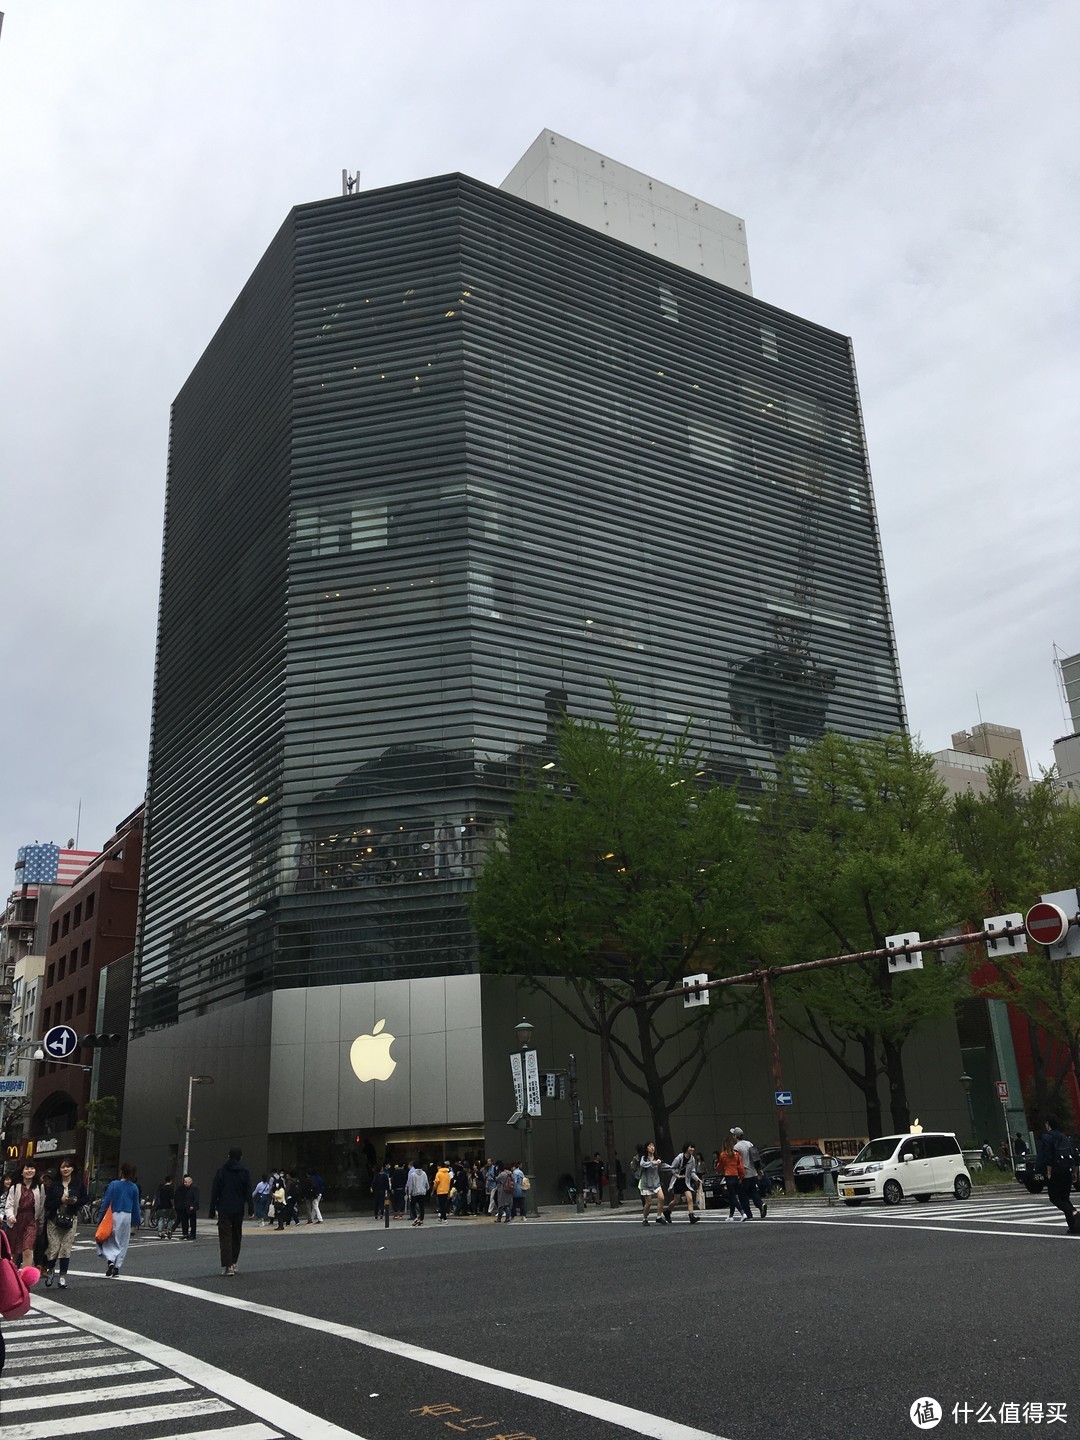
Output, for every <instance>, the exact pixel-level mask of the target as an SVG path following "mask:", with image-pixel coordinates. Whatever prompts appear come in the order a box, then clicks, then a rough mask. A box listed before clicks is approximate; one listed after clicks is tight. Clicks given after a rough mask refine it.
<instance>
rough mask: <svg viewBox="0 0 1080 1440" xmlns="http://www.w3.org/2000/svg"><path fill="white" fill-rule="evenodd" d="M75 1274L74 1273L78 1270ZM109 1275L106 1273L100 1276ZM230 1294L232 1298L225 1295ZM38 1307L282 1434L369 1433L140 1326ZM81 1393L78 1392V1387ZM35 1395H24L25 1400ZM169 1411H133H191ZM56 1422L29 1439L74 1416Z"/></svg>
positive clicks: (12, 1439)
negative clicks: (139, 1331) (181, 1378)
mask: <svg viewBox="0 0 1080 1440" xmlns="http://www.w3.org/2000/svg"><path fill="white" fill-rule="evenodd" d="M72 1273H74V1272H72ZM97 1278H98V1279H104V1276H103V1275H101V1276H98V1277H97ZM120 1283H121V1284H131V1283H134V1282H132V1281H129V1280H128V1279H127V1277H123V1278H122V1279H121V1281H120ZM176 1288H177V1289H178V1290H179V1291H180V1292H182V1293H183V1292H187V1293H190V1294H193V1295H200V1294H201V1293H202V1292H201V1291H198V1290H195V1289H194V1288H192V1287H188V1286H177V1287H176ZM222 1298H226V1297H222ZM33 1303H34V1305H35V1307H40V1308H41V1309H42V1310H43V1311H44V1313H45V1314H46V1315H53V1316H57V1315H62V1316H63V1318H64V1319H65V1320H66V1321H67V1323H68V1324H69V1325H73V1326H74V1327H75V1328H76V1329H78V1330H82V1331H86V1332H87V1333H88V1334H90V1335H96V1336H98V1337H100V1338H101V1339H102V1340H107V1341H110V1342H112V1343H113V1344H115V1345H122V1346H123V1347H124V1348H125V1349H126V1350H129V1351H132V1352H134V1354H136V1355H140V1356H142V1358H143V1359H144V1360H152V1361H154V1362H155V1363H156V1364H158V1365H162V1366H164V1367H165V1368H166V1369H167V1370H172V1371H173V1372H174V1373H175V1374H177V1375H182V1376H184V1378H185V1379H186V1380H190V1381H192V1382H193V1383H194V1384H196V1385H199V1386H201V1387H202V1389H204V1390H210V1391H212V1392H213V1393H214V1394H215V1395H220V1396H221V1397H222V1400H228V1401H231V1403H232V1405H235V1406H238V1407H239V1408H240V1409H241V1410H247V1411H248V1412H249V1413H250V1414H252V1415H255V1416H257V1417H258V1418H259V1419H260V1420H264V1421H266V1422H267V1424H269V1425H272V1426H275V1427H276V1430H277V1432H278V1433H283V1434H285V1435H290V1436H293V1437H294V1440H363V1436H361V1435H357V1434H356V1433H355V1431H352V1430H343V1429H342V1428H341V1427H340V1426H339V1425H332V1424H331V1423H330V1421H329V1420H323V1419H322V1418H321V1417H320V1416H318V1415H313V1414H311V1412H310V1411H308V1410H301V1409H300V1407H299V1406H298V1405H292V1404H290V1403H289V1401H288V1400H283V1399H281V1397H280V1396H278V1395H273V1394H271V1393H270V1391H269V1390H262V1389H260V1387H259V1386H258V1385H252V1384H251V1383H250V1382H249V1381H247V1380H241V1379H240V1378H239V1377H238V1376H236V1375H229V1374H228V1373H227V1372H226V1371H224V1370H220V1369H219V1368H218V1367H217V1366H216V1365H210V1364H208V1363H207V1362H206V1361H205V1360H199V1359H198V1358H197V1357H196V1356H194V1355H187V1354H185V1353H184V1352H183V1351H182V1350H174V1349H173V1347H172V1346H171V1345H162V1344H161V1343H160V1342H159V1341H157V1340H150V1339H148V1338H147V1337H146V1336H145V1335H139V1334H137V1333H136V1332H135V1331H134V1330H125V1329H123V1328H122V1327H121V1326H119V1325H113V1324H112V1323H111V1322H110V1321H108V1320H99V1319H97V1318H96V1316H93V1315H87V1314H85V1313H84V1312H83V1311H81V1310H69V1309H68V1308H67V1307H66V1306H63V1305H58V1304H57V1303H56V1301H54V1300H46V1299H45V1298H44V1296H40V1297H39V1296H36V1295H35V1297H34V1302H33ZM238 1308H239V1309H245V1308H247V1307H246V1306H244V1304H243V1303H242V1302H238ZM76 1393H77V1392H76ZM28 1398H29V1397H26V1396H20V1399H21V1400H24V1401H25V1400H27V1399H28ZM191 1403H192V1404H193V1405H204V1406H205V1405H210V1406H211V1409H210V1410H201V1411H194V1412H192V1413H197V1414H212V1413H215V1412H220V1411H223V1410H228V1409H229V1408H230V1406H229V1405H223V1404H222V1403H221V1402H220V1401H192V1402H191ZM155 1408H156V1409H158V1410H168V1409H170V1407H169V1406H158V1407H153V1406H148V1407H146V1409H145V1410H135V1411H132V1412H130V1413H131V1414H133V1415H145V1423H147V1424H149V1423H150V1422H151V1421H155V1420H158V1419H161V1420H169V1419H177V1420H179V1419H183V1418H185V1416H186V1414H187V1413H188V1412H187V1411H186V1410H184V1407H182V1406H179V1407H172V1408H173V1409H174V1410H175V1414H174V1415H166V1414H161V1415H160V1416H159V1415H156V1414H152V1413H150V1412H151V1411H152V1410H154V1409H155ZM106 1422H107V1423H108V1424H112V1425H116V1424H117V1423H118V1422H117V1421H116V1420H115V1419H112V1418H110V1416H105V1417H101V1418H99V1419H98V1420H97V1422H96V1425H97V1427H98V1428H101V1429H106V1428H107V1423H106ZM42 1423H44V1424H46V1425H48V1424H52V1423H53V1422H51V1421H44V1422H38V1421H36V1420H35V1421H33V1422H32V1423H31V1424H30V1425H28V1426H27V1427H25V1436H24V1440H47V1435H48V1434H53V1435H60V1434H63V1433H66V1430H67V1429H69V1428H70V1426H71V1423H72V1422H71V1421H68V1420H65V1421H64V1422H63V1425H64V1427H65V1430H63V1431H61V1430H55V1431H51V1432H44V1431H42V1429H41V1424H42ZM123 1423H124V1424H127V1425H140V1424H143V1423H144V1421H142V1420H137V1419H131V1420H126V1421H124V1422H123ZM76 1428H78V1429H79V1430H93V1429H94V1428H95V1417H94V1416H90V1415H80V1416H79V1418H78V1421H77V1422H76ZM4 1440H20V1435H19V1434H18V1433H15V1432H13V1431H12V1428H11V1427H10V1426H9V1427H7V1428H5V1430H4Z"/></svg>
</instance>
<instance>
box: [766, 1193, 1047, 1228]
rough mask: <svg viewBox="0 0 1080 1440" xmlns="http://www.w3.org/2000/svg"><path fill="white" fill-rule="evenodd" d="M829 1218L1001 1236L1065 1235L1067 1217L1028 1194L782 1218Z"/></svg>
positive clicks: (815, 1210) (869, 1205)
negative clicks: (991, 1232)
mask: <svg viewBox="0 0 1080 1440" xmlns="http://www.w3.org/2000/svg"><path fill="white" fill-rule="evenodd" d="M826 1217H827V1218H828V1219H829V1220H830V1221H845V1220H846V1221H850V1223H851V1224H853V1225H854V1224H857V1225H867V1224H869V1225H874V1224H879V1225H888V1226H890V1227H891V1228H895V1227H896V1226H897V1225H899V1226H900V1227H902V1228H905V1227H906V1228H910V1229H919V1228H920V1227H923V1226H927V1227H933V1228H940V1227H942V1226H956V1227H958V1228H967V1227H971V1228H981V1227H983V1226H988V1227H991V1229H993V1228H996V1227H998V1226H1000V1227H1002V1230H1001V1233H1002V1234H1008V1233H1010V1231H1011V1232H1014V1233H1015V1232H1027V1233H1029V1234H1031V1233H1037V1234H1042V1233H1044V1232H1046V1231H1054V1230H1060V1231H1061V1232H1062V1233H1063V1234H1064V1233H1065V1217H1064V1216H1063V1215H1062V1213H1061V1211H1060V1210H1058V1209H1056V1208H1055V1207H1054V1206H1053V1205H1051V1204H1050V1202H1049V1200H1048V1199H1046V1198H1037V1197H1034V1196H1029V1195H1027V1194H1022V1195H1016V1196H1013V1195H1011V1194H1005V1195H998V1196H994V1197H986V1198H981V1197H980V1198H978V1199H976V1198H974V1197H973V1198H972V1199H971V1200H967V1201H965V1200H954V1199H953V1198H952V1197H951V1196H948V1195H943V1196H941V1197H940V1198H939V1197H935V1198H934V1199H933V1200H931V1201H930V1202H929V1204H926V1205H919V1204H917V1203H914V1202H909V1201H907V1200H905V1201H904V1202H902V1203H901V1204H900V1205H883V1204H882V1203H881V1202H880V1200H879V1201H876V1202H875V1201H873V1200H868V1201H867V1202H866V1204H864V1205H858V1206H847V1205H832V1206H828V1207H822V1206H818V1205H815V1206H813V1207H812V1208H807V1209H806V1210H805V1211H802V1212H801V1213H798V1214H794V1213H789V1214H785V1215H784V1217H783V1218H784V1219H785V1220H789V1221H790V1220H796V1221H804V1222H811V1223H813V1222H817V1223H820V1222H821V1221H822V1220H823V1219H825V1218H826ZM988 1233H989V1232H988Z"/></svg>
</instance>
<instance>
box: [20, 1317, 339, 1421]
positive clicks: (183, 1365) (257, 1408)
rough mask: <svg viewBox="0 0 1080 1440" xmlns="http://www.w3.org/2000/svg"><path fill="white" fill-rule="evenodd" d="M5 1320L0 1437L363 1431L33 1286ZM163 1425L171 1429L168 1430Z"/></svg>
mask: <svg viewBox="0 0 1080 1440" xmlns="http://www.w3.org/2000/svg"><path fill="white" fill-rule="evenodd" d="M33 1305H34V1308H33V1310H32V1311H31V1313H30V1314H29V1315H27V1316H24V1317H23V1318H22V1319H21V1320H18V1321H16V1322H14V1323H12V1324H11V1325H10V1326H6V1327H5V1330H4V1340H5V1344H6V1346H7V1359H6V1362H5V1365H4V1376H3V1389H4V1392H5V1393H8V1392H10V1400H9V1404H10V1405H11V1406H15V1405H17V1406H18V1409H19V1412H20V1419H19V1420H18V1421H16V1422H12V1421H10V1420H9V1419H8V1416H7V1415H6V1414H5V1416H4V1421H5V1423H4V1424H3V1427H2V1435H3V1440H51V1437H54V1436H55V1437H61V1436H63V1437H70V1436H71V1435H72V1434H76V1433H79V1432H91V1433H93V1434H94V1436H95V1440H108V1437H109V1436H111V1435H113V1434H114V1432H115V1433H116V1436H117V1440H122V1437H123V1432H125V1431H127V1430H132V1429H139V1431H140V1434H141V1433H144V1432H143V1429H142V1427H154V1428H153V1436H154V1440H284V1437H286V1436H293V1437H299V1440H322V1437H323V1436H326V1437H328V1440H362V1437H360V1436H356V1435H353V1434H352V1432H349V1431H345V1430H342V1429H341V1428H340V1427H339V1426H335V1425H332V1424H331V1423H330V1422H329V1421H326V1420H323V1419H321V1418H320V1417H319V1416H317V1415H313V1414H311V1413H310V1412H308V1411H306V1410H301V1409H299V1408H298V1407H297V1406H294V1405H292V1404H290V1403H289V1402H288V1401H286V1400H284V1399H282V1398H281V1397H279V1396H276V1395H272V1394H270V1393H269V1392H268V1391H265V1390H261V1389H260V1388H259V1387H257V1386H255V1385H251V1384H248V1383H247V1382H245V1381H240V1380H238V1379H237V1378H236V1377H234V1376H232V1375H229V1374H228V1373H227V1372H225V1371H223V1370H220V1369H218V1368H217V1367H216V1366H213V1365H210V1364H208V1363H207V1362H205V1361H202V1360H199V1359H198V1358H197V1357H195V1356H193V1355H189V1354H186V1353H185V1352H182V1351H179V1350H175V1349H171V1348H170V1347H168V1346H166V1345H162V1344H161V1343H160V1342H158V1341H152V1340H150V1339H148V1338H147V1337H146V1336H142V1335H139V1334H137V1333H135V1332H133V1331H130V1330H125V1329H121V1328H120V1327H118V1326H116V1325H113V1324H111V1323H108V1322H105V1321H103V1320H98V1319H95V1318H94V1317H92V1316H89V1315H87V1314H85V1313H83V1312H81V1311H73V1310H67V1309H66V1308H65V1306H64V1305H63V1303H62V1302H58V1301H56V1300H54V1299H52V1297H38V1296H37V1295H35V1297H34V1301H33ZM166 1431H167V1432H168V1433H166Z"/></svg>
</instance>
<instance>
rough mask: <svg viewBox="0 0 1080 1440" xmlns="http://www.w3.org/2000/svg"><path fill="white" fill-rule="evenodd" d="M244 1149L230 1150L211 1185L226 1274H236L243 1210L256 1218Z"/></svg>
mask: <svg viewBox="0 0 1080 1440" xmlns="http://www.w3.org/2000/svg"><path fill="white" fill-rule="evenodd" d="M242 1154H243V1152H242V1151H241V1150H237V1149H233V1150H230V1151H229V1158H228V1159H227V1160H226V1161H225V1164H224V1165H222V1167H221V1169H220V1170H219V1171H218V1172H217V1174H216V1175H215V1176H214V1183H213V1185H211V1187H210V1209H209V1210H208V1211H207V1214H208V1216H209V1218H210V1219H211V1220H213V1218H214V1216H215V1215H216V1216H217V1229H218V1244H219V1245H220V1247H221V1268H222V1271H223V1273H224V1274H225V1275H228V1276H230V1277H231V1276H233V1275H235V1274H236V1262H237V1260H238V1259H239V1258H240V1241H241V1238H242V1236H243V1229H244V1212H245V1211H247V1214H248V1218H249V1219H252V1220H253V1219H254V1218H255V1206H254V1203H253V1202H252V1198H251V1176H250V1175H249V1174H248V1170H247V1166H246V1165H241V1164H240V1156H241V1155H242Z"/></svg>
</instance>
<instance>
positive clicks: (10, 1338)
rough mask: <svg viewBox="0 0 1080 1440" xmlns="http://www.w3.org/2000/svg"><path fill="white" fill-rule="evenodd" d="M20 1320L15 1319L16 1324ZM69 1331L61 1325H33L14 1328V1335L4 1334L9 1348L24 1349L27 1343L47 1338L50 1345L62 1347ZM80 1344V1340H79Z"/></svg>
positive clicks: (39, 1342)
mask: <svg viewBox="0 0 1080 1440" xmlns="http://www.w3.org/2000/svg"><path fill="white" fill-rule="evenodd" d="M19 1323H20V1322H19V1321H18V1320H16V1321H15V1324H16V1325H18V1324H19ZM69 1335H70V1332H69V1331H68V1330H66V1329H65V1328H64V1326H63V1325H34V1326H31V1327H30V1328H28V1329H25V1330H16V1331H15V1333H14V1335H13V1334H12V1333H11V1332H10V1331H8V1332H7V1334H6V1335H5V1336H4V1338H5V1340H6V1341H7V1347H8V1349H9V1350H25V1349H26V1347H27V1346H29V1345H40V1344H41V1343H42V1341H44V1340H47V1341H48V1342H49V1344H50V1345H56V1346H58V1347H61V1348H62V1347H63V1345H64V1343H65V1341H67V1340H68V1338H69ZM79 1343H80V1344H82V1341H80V1342H79Z"/></svg>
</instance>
